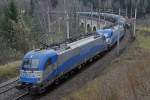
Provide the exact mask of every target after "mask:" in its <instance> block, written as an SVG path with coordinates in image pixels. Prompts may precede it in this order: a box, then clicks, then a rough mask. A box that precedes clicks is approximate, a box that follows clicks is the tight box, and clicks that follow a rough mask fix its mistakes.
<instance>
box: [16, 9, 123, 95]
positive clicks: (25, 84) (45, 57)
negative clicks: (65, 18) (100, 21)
mask: <svg viewBox="0 0 150 100" xmlns="http://www.w3.org/2000/svg"><path fill="white" fill-rule="evenodd" d="M78 13H79V14H81V15H83V16H90V14H91V12H78ZM93 16H95V17H98V16H99V13H96V12H95V13H93ZM100 16H102V17H106V18H107V19H108V20H111V21H113V22H114V23H115V25H114V26H113V27H110V28H109V29H99V30H97V31H96V32H95V33H93V34H92V35H90V36H88V37H86V38H82V39H79V40H77V41H74V42H71V43H64V44H61V45H59V47H58V46H57V48H53V49H52V48H47V49H44V50H41V49H38V50H33V51H30V52H28V53H27V54H26V55H25V56H24V58H23V61H22V65H21V68H20V78H19V81H18V85H17V86H16V87H17V88H18V89H23V90H27V91H29V92H31V93H41V91H43V90H45V88H46V87H47V86H49V85H50V84H52V83H53V82H54V81H55V80H57V79H58V78H59V77H61V76H63V75H64V74H66V73H68V72H70V71H71V70H73V69H74V68H76V67H78V66H79V65H81V64H83V63H85V62H87V61H89V60H91V59H92V58H93V57H95V56H96V55H98V54H101V53H103V52H105V51H107V50H108V49H109V48H110V47H112V46H113V45H114V44H116V43H117V39H118V38H119V39H120V38H122V37H123V36H124V35H125V32H124V26H125V24H126V20H125V19H124V18H123V17H122V16H119V15H115V14H108V13H100ZM118 34H119V35H118ZM118 36H119V37H118Z"/></svg>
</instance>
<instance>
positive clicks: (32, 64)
mask: <svg viewBox="0 0 150 100" xmlns="http://www.w3.org/2000/svg"><path fill="white" fill-rule="evenodd" d="M38 66H39V59H24V61H23V63H22V68H25V69H30V68H33V69H37V68H38Z"/></svg>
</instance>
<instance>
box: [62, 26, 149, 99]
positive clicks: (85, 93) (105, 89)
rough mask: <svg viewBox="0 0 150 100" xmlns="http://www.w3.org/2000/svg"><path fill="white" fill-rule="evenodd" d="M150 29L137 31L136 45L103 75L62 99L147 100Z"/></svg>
mask: <svg viewBox="0 0 150 100" xmlns="http://www.w3.org/2000/svg"><path fill="white" fill-rule="evenodd" d="M147 31H149V32H150V29H146V32H145V28H144V31H143V30H139V31H138V34H137V35H138V37H137V40H136V42H134V43H133V44H132V46H131V47H130V49H127V50H126V51H125V52H124V53H123V54H122V55H121V56H120V57H119V58H116V59H114V60H113V61H112V62H111V64H110V66H111V67H109V68H107V69H106V70H105V74H104V75H102V76H99V77H98V78H96V79H95V80H94V81H92V82H89V83H88V84H87V85H85V86H84V87H82V88H81V89H80V90H78V91H74V92H73V93H70V94H69V95H67V96H66V97H64V98H63V99H64V100H150V77H149V76H150V35H148V34H149V32H147Z"/></svg>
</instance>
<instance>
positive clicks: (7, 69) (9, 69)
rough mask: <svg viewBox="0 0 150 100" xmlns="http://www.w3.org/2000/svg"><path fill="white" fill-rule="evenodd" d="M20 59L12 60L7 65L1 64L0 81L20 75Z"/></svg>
mask: <svg viewBox="0 0 150 100" xmlns="http://www.w3.org/2000/svg"><path fill="white" fill-rule="evenodd" d="M20 63H21V62H20V61H16V62H11V63H8V64H5V65H0V82H2V81H6V80H8V79H10V78H14V77H17V76H18V70H17V69H18V67H19V66H20Z"/></svg>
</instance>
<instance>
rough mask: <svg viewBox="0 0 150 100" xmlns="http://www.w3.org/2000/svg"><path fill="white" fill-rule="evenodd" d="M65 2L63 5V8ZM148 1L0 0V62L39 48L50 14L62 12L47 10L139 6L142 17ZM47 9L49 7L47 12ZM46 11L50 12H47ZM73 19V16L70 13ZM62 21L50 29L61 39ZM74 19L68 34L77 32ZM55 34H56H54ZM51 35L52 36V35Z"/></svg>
mask: <svg viewBox="0 0 150 100" xmlns="http://www.w3.org/2000/svg"><path fill="white" fill-rule="evenodd" d="M64 5H65V7H64ZM149 5H150V0H65V4H64V0H0V6H1V8H0V64H3V63H7V62H9V61H13V60H17V59H20V58H21V57H22V55H23V54H24V53H26V52H27V51H29V50H32V49H35V48H40V44H39V40H40V38H41V36H42V35H43V34H44V33H48V32H49V30H48V29H49V25H48V24H49V23H48V20H49V17H50V18H51V19H52V20H53V21H54V20H57V19H59V18H60V17H63V18H64V17H65V15H64V14H62V15H59V14H53V15H52V14H51V13H49V12H50V11H62V12H64V9H66V10H67V12H75V11H81V10H82V9H91V8H92V9H93V11H94V10H95V11H96V10H97V9H104V10H107V9H113V10H114V11H118V9H119V8H121V9H127V10H128V15H130V14H131V12H132V11H134V9H135V8H137V9H138V15H140V16H144V15H145V14H146V13H149V12H150V6H149ZM48 10H50V11H49V12H48ZM48 14H49V15H48ZM71 18H72V19H76V16H72V17H71ZM63 20H64V19H62V20H61V22H62V23H60V24H61V26H62V27H61V31H57V30H58V29H57V27H58V24H55V25H53V30H52V32H56V34H55V35H57V37H61V38H58V39H56V40H60V39H63V38H65V33H66V27H64V24H65V20H64V21H63ZM74 25H78V23H77V19H76V20H74V22H72V24H71V27H72V28H71V33H72V34H76V32H77V30H76V28H73V27H74ZM57 33H58V34H57ZM55 35H54V36H51V37H52V38H53V37H55Z"/></svg>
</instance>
